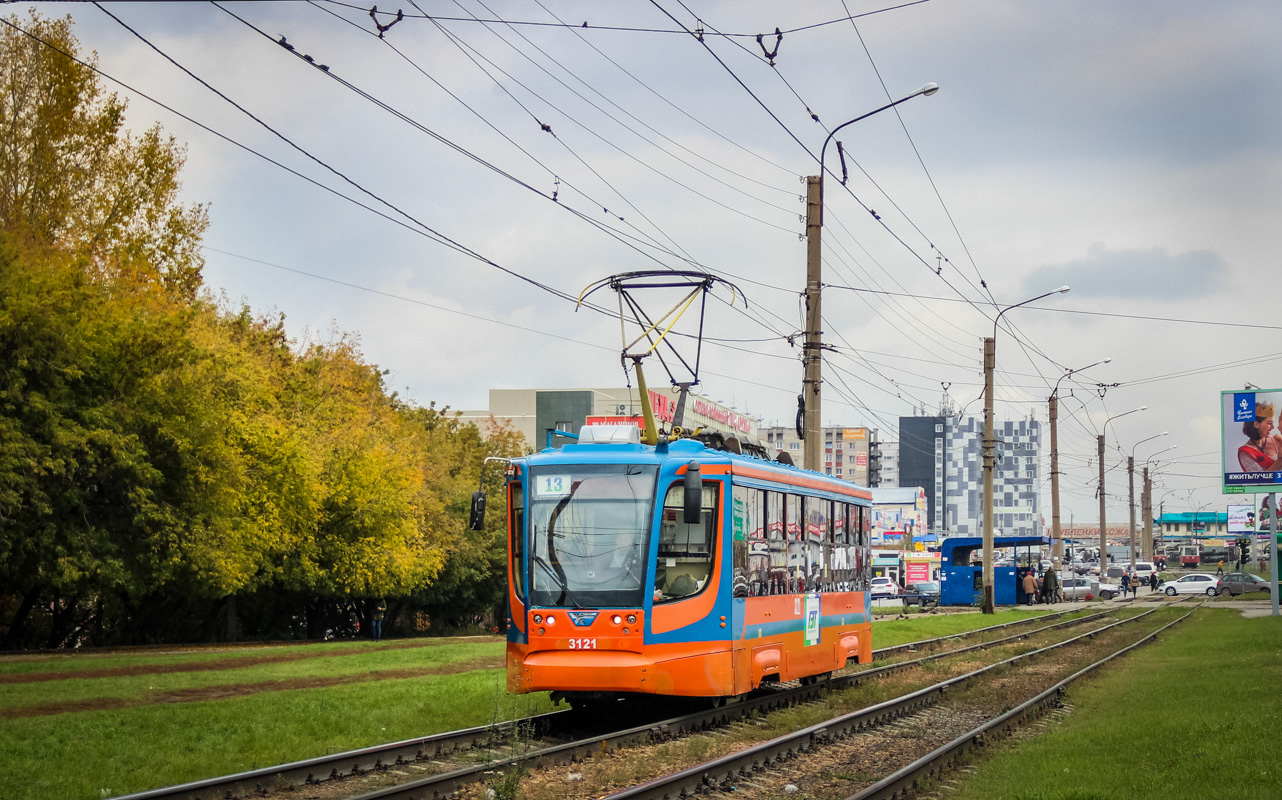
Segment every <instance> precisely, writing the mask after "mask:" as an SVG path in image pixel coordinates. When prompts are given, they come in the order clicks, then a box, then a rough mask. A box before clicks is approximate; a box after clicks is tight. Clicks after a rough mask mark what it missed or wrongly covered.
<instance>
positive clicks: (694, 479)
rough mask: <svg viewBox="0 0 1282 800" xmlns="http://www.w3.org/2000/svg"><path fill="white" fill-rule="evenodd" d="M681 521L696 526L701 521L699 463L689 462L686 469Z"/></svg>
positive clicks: (701, 488)
mask: <svg viewBox="0 0 1282 800" xmlns="http://www.w3.org/2000/svg"><path fill="white" fill-rule="evenodd" d="M683 505H684V508H683V509H682V510H683V513H682V516H681V521H682V522H684V523H685V524H687V525H697V524H699V522H701V521H702V520H703V476H701V475H700V474H699V463H698V462H697V461H691V462H690V466H688V467H686V475H685V502H684V504H683Z"/></svg>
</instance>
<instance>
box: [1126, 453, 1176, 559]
mask: <svg viewBox="0 0 1282 800" xmlns="http://www.w3.org/2000/svg"><path fill="white" fill-rule="evenodd" d="M1169 433H1170V431H1162V432H1161V433H1155V434H1153V435H1152V436H1149V437H1148V438H1146V439H1140V440H1139V441H1138V442H1136V443H1135V444H1133V445H1131V454H1130V455H1129V456H1127V457H1126V479H1127V481H1128V484H1129V486H1130V490H1129V493H1128V494H1127V501H1126V505H1127V508H1128V509H1129V511H1130V515H1131V538H1130V540H1129V543H1130V546H1131V564H1132V565H1134V564H1135V448H1137V447H1139V446H1140V445H1142V444H1144V443H1145V442H1151V441H1153V440H1154V439H1157V438H1159V437H1162V436H1166V435H1168V434H1169ZM1143 488H1144V487H1142V486H1141V487H1140V493H1141V494H1143ZM1142 499H1143V498H1141V500H1142ZM1141 549H1144V548H1141ZM1150 549H1151V548H1150Z"/></svg>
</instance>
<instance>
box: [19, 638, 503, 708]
mask: <svg viewBox="0 0 1282 800" xmlns="http://www.w3.org/2000/svg"><path fill="white" fill-rule="evenodd" d="M359 652H368V651H367V650H362V651H359ZM288 660H294V659H288ZM502 667H503V656H501V655H500V656H496V657H494V658H482V659H474V660H472V661H460V662H457V663H454V664H440V665H437V666H434V667H422V668H420V669H387V670H377V671H375V672H366V673H364V674H361V675H339V676H331V677H326V678H298V679H294V680H281V681H258V682H256V683H228V684H221V685H218V686H205V687H200V688H195V689H175V690H173V691H168V692H152V693H149V694H148V695H147V696H146V697H103V698H95V699H91V700H75V701H68V702H65V703H46V704H44V705H39V706H24V707H22V708H6V709H0V719H21V718H23V717H46V716H50V715H52V714H69V713H78V712H81V711H104V710H111V709H118V708H132V707H134V706H145V705H156V704H159V703H196V702H201V701H205V700H230V699H232V698H236V697H247V696H249V695H252V694H258V693H260V692H283V691H288V690H290V689H320V688H325V687H328V686H342V685H344V684H350V683H370V682H372V681H383V680H395V679H398V678H420V677H424V676H427V675H453V674H456V673H460V672H471V671H472V670H477V669H502ZM127 674H132V673H127Z"/></svg>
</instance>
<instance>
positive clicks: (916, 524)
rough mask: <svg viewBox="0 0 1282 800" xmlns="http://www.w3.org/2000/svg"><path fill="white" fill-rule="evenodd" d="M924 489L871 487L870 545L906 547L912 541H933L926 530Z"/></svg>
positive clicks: (912, 487)
mask: <svg viewBox="0 0 1282 800" xmlns="http://www.w3.org/2000/svg"><path fill="white" fill-rule="evenodd" d="M926 528H927V526H926V490H925V489H922V488H921V487H920V486H906V487H886V488H877V489H873V490H872V531H871V533H872V545H873V547H901V546H903V547H907V545H908V541H909V539H910V538H911V539H912V540H913V541H914V542H927V541H930V542H933V541H935V538H936V537H935V536H934V534H931V533H928V532H927V529H926Z"/></svg>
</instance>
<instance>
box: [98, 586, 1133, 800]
mask: <svg viewBox="0 0 1282 800" xmlns="http://www.w3.org/2000/svg"><path fill="white" fill-rule="evenodd" d="M1083 610H1085V609H1083ZM1071 613H1075V611H1061V612H1056V613H1053V614H1045V615H1041V616H1037V617H1030V618H1028V619H1023V620H1016V621H1014V622H1007V623H1002V624H1000V625H991V626H988V627H986V628H978V629H975V630H973V631H965V632H962V633H957V634H953V635H950V636H941V637H937V638H934V639H925V640H922V641H918V642H909V643H906V644H902V645H893V646H891V647H886V648H882V649H881V650H874V651H873V657H874V658H885V657H886V656H888V655H892V654H893V653H895V652H899V651H908V650H912V649H916V648H920V647H926V646H929V645H932V644H937V643H942V642H945V641H952V640H956V639H965V638H967V637H971V636H974V635H976V634H982V633H986V632H992V631H996V630H1002V629H1006V628H1011V627H1016V626H1022V625H1027V624H1029V623H1036V622H1040V621H1042V620H1046V619H1052V618H1055V617H1061V616H1064V615H1065V614H1071ZM1108 613H1110V612H1109V611H1101V612H1097V613H1095V614H1091V615H1088V616H1085V617H1077V618H1074V619H1071V620H1067V621H1064V622H1060V623H1056V624H1054V625H1048V626H1044V627H1041V628H1036V629H1033V630H1029V631H1024V632H1022V633H1018V634H1014V635H1012V636H1008V637H1005V638H1002V639H995V640H992V641H986V642H980V643H978V644H975V645H971V646H968V647H964V648H960V649H956V650H947V651H944V652H940V653H932V654H930V655H927V656H923V657H922V658H917V659H913V660H911V661H901V662H895V663H893V664H887V665H883V666H880V667H874V668H871V669H867V670H862V671H859V672H854V673H850V674H847V675H840V676H836V677H834V678H832V679H831V680H829V681H824V682H821V683H818V684H812V685H809V686H799V687H790V688H786V689H780V690H777V691H772V692H769V693H768V694H765V695H763V696H760V697H755V698H750V699H749V700H746V701H744V702H742V703H737V704H734V705H730V706H726V707H724V708H720V709H711V710H706V711H700V712H695V713H692V714H686V715H682V716H680V717H674V718H671V719H667V720H662V721H658V722H651V723H648V724H646V725H641V726H636V727H634V728H630V729H626V730H622V731H617V732H613V733H610V734H606V735H603V736H599V737H593V738H591V739H585V740H583V742H582V743H578V742H571V743H568V744H565V745H558V746H555V747H550V748H544V749H541V750H538V751H535V752H532V753H528V754H525V755H523V756H511V757H509V758H503V759H495V760H492V761H489V762H486V763H484V764H482V765H480V766H478V767H474V768H468V769H463V770H456V771H454V772H449V773H443V774H441V775H435V776H431V777H428V778H423V779H421V780H420V781H416V782H415V783H414V784H406V786H411V785H415V786H416V785H419V784H422V785H424V786H432V785H433V782H439V786H438V788H437V790H436V791H438V792H444V791H447V790H445V789H443V788H440V787H444V786H447V785H448V786H452V787H455V788H457V787H458V786H462V785H465V784H467V783H469V782H475V780H477V779H478V778H477V777H476V776H477V775H480V774H483V773H484V772H487V771H493V770H496V769H500V770H501V769H505V768H507V767H509V766H511V765H512V764H514V763H518V762H524V763H529V762H530V760H531V759H534V760H536V761H539V762H541V761H543V760H545V759H548V760H549V763H552V761H557V760H559V761H564V760H567V759H568V760H573V759H574V758H577V757H578V754H580V753H581V752H588V751H592V752H595V751H597V750H599V749H601V747H602V746H603V745H602V743H603V742H608V743H612V744H609V745H606V746H607V748H609V747H614V746H619V745H621V744H629V743H632V742H634V741H639V740H650V739H652V738H654V736H655V733H654V732H655V731H662V732H664V733H663V734H662V735H674V734H679V733H684V732H689V731H693V730H703V729H707V728H709V727H712V726H715V725H720V724H725V723H726V722H728V721H729V720H730V719H733V718H737V717H740V716H743V715H745V714H747V713H749V712H753V711H769V710H772V709H776V708H782V707H785V706H788V705H793V704H795V703H799V702H805V701H807V700H810V699H813V698H815V697H817V696H819V695H820V694H822V693H824V692H827V691H831V690H833V689H837V688H845V687H846V686H853V685H857V684H859V683H861V682H863V681H864V680H867V679H868V678H872V677H881V676H884V675H888V674H891V673H893V672H896V671H899V670H903V669H907V668H909V667H911V666H915V665H917V664H921V663H924V662H927V661H931V660H933V659H937V658H945V657H948V656H952V655H958V654H961V653H967V652H970V651H972V650H981V649H987V648H990V647H994V646H997V645H1000V644H1004V643H1006V642H1009V641H1012V640H1015V639H1021V638H1025V637H1027V636H1030V635H1033V634H1036V633H1041V632H1043V631H1047V630H1051V629H1054V628H1060V627H1066V626H1070V625H1078V624H1081V623H1083V622H1089V621H1092V620H1095V619H1098V618H1099V617H1102V616H1106V615H1107V614H1108ZM572 714H573V712H572V711H554V712H552V713H549V714H540V715H537V716H534V717H527V718H524V719H519V720H512V721H509V722H503V723H498V724H496V725H484V726H479V727H475V728H466V729H463V730H458V731H448V732H445V733H438V734H432V735H430V736H423V737H417V738H413V739H406V740H403V741H399V742H391V743H388V744H382V745H375V746H372V747H366V748H362V749H359V750H351V751H347V752H343V753H335V754H332V755H326V756H317V757H315V758H310V759H305V760H302V761H295V762H291V763H288V764H279V765H276V766H271V767H263V768H260V769H255V770H249V771H246V772H240V773H236V774H233V775H226V776H222V777H215V778H207V779H204V780H200V781H193V782H191V783H185V784H181V785H179V786H171V787H164V788H159V789H150V790H147V791H143V792H137V793H134V794H128V795H121V796H118V797H116V798H113V800H225V799H226V798H239V797H250V796H254V795H258V794H262V793H263V792H266V791H271V790H276V789H280V788H283V787H285V786H297V785H305V784H314V783H320V782H322V781H326V780H332V779H336V778H345V777H348V776H352V775H361V774H364V773H367V772H371V771H374V770H379V769H384V768H387V767H391V766H397V765H401V764H405V763H409V762H413V761H416V760H420V759H423V758H431V757H434V756H439V755H443V754H447V753H450V752H453V751H456V750H462V749H467V748H470V747H476V746H483V745H486V744H488V743H491V742H493V741H494V739H495V738H497V737H499V736H503V735H506V734H508V733H510V732H512V731H514V730H517V729H518V727H520V728H525V729H530V728H532V729H533V731H534V735H536V736H537V735H544V734H546V733H547V731H549V730H550V729H551V728H552V726H553V725H555V724H559V723H562V722H565V721H567V720H568V719H569V718H570V715H572ZM580 744H581V745H582V746H581V747H580V746H579V745H580ZM469 776H472V777H471V778H470V780H469ZM448 791H452V789H450V790H448ZM381 796H383V795H370V797H381ZM387 796H388V797H393V796H397V795H387ZM406 796H409V797H413V796H415V795H406ZM428 796H430V795H428Z"/></svg>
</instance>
